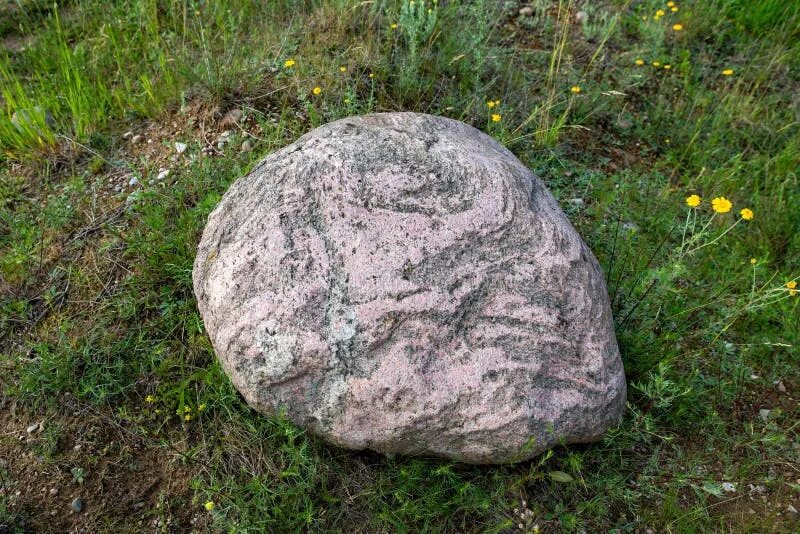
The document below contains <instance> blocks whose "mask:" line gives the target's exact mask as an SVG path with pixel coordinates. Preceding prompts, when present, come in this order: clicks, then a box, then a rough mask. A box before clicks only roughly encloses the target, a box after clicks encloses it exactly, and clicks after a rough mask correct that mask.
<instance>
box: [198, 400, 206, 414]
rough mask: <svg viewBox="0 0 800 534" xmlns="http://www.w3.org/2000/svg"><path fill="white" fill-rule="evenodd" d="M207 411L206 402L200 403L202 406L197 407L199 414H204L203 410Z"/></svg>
mask: <svg viewBox="0 0 800 534" xmlns="http://www.w3.org/2000/svg"><path fill="white" fill-rule="evenodd" d="M205 409H206V403H205V402H201V403H200V404H199V405H198V406H197V411H198V412H202V411H203V410H205Z"/></svg>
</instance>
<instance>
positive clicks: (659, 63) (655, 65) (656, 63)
mask: <svg viewBox="0 0 800 534" xmlns="http://www.w3.org/2000/svg"><path fill="white" fill-rule="evenodd" d="M653 66H654V67H660V66H661V62H660V61H653Z"/></svg>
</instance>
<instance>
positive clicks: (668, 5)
mask: <svg viewBox="0 0 800 534" xmlns="http://www.w3.org/2000/svg"><path fill="white" fill-rule="evenodd" d="M674 6H675V2H667V7H674Z"/></svg>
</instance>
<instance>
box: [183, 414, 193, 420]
mask: <svg viewBox="0 0 800 534" xmlns="http://www.w3.org/2000/svg"><path fill="white" fill-rule="evenodd" d="M183 420H184V421H191V420H192V416H191V415H189V414H188V413H187V414H186V415H184V416H183Z"/></svg>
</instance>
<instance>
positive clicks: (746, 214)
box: [739, 208, 753, 221]
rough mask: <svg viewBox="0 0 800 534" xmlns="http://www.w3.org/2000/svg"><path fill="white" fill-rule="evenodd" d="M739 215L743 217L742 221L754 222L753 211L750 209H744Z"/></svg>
mask: <svg viewBox="0 0 800 534" xmlns="http://www.w3.org/2000/svg"><path fill="white" fill-rule="evenodd" d="M739 215H741V216H742V219H744V220H745V221H752V220H753V210H751V209H750V208H742V211H740V212H739Z"/></svg>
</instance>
